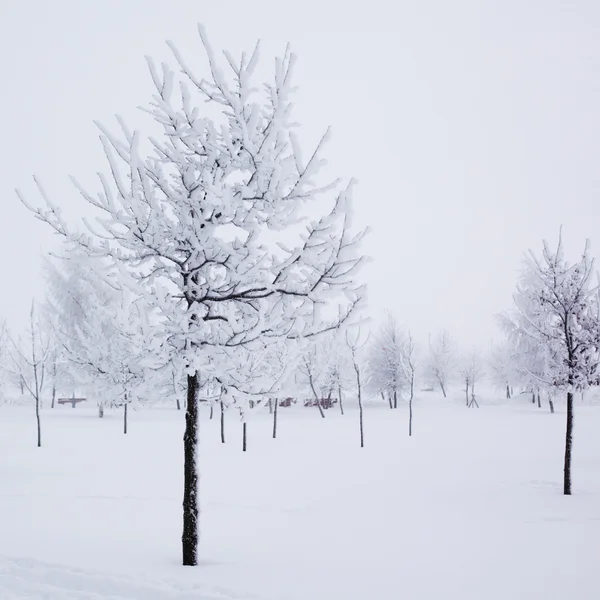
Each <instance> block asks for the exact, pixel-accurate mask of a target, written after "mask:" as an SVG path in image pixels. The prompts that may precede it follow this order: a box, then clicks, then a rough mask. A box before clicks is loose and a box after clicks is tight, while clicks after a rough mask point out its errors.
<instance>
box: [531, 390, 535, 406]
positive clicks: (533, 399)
mask: <svg viewBox="0 0 600 600" xmlns="http://www.w3.org/2000/svg"><path fill="white" fill-rule="evenodd" d="M531 402H532V403H533V404H535V392H533V393H532V395H531Z"/></svg>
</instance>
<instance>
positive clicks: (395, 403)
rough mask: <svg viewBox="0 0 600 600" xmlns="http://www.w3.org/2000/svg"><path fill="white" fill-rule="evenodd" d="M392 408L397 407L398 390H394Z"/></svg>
mask: <svg viewBox="0 0 600 600" xmlns="http://www.w3.org/2000/svg"><path fill="white" fill-rule="evenodd" d="M394 408H398V392H397V391H396V390H394Z"/></svg>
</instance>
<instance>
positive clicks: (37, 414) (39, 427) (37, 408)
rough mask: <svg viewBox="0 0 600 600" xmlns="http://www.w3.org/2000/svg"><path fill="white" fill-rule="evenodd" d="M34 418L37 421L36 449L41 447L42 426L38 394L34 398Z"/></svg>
mask: <svg viewBox="0 0 600 600" xmlns="http://www.w3.org/2000/svg"><path fill="white" fill-rule="evenodd" d="M35 418H36V421H37V445H38V448H41V447H42V424H41V422H40V396H39V394H37V395H36V397H35Z"/></svg>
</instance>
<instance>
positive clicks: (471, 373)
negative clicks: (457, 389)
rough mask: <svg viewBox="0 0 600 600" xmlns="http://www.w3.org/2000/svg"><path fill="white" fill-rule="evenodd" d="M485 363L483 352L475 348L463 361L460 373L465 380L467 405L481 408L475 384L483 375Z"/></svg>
mask: <svg viewBox="0 0 600 600" xmlns="http://www.w3.org/2000/svg"><path fill="white" fill-rule="evenodd" d="M484 373H485V371H484V365H483V359H482V357H481V353H480V352H479V351H478V350H477V349H476V348H473V350H471V352H469V353H468V354H467V355H466V356H465V357H464V358H463V359H462V361H461V367H460V375H461V377H462V380H463V381H464V382H465V398H466V406H467V407H470V408H472V407H474V406H476V407H477V408H479V404H478V403H477V399H476V398H475V384H476V383H477V381H478V380H479V379H480V378H481V377H483V375H484Z"/></svg>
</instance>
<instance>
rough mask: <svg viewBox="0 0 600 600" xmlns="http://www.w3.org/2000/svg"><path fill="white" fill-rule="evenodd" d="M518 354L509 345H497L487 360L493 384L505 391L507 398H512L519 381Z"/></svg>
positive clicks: (491, 350)
mask: <svg viewBox="0 0 600 600" xmlns="http://www.w3.org/2000/svg"><path fill="white" fill-rule="evenodd" d="M518 359H519V356H518V353H517V351H516V349H515V348H514V347H513V346H512V345H511V344H509V343H507V342H504V343H502V344H496V345H494V346H492V348H491V349H490V354H489V357H488V360H487V364H488V367H489V369H488V373H489V376H490V379H491V381H492V383H493V384H494V385H495V386H496V387H498V388H501V389H503V390H504V391H505V393H506V398H507V399H510V397H511V396H512V392H511V390H512V387H513V385H514V384H515V383H516V382H517V379H518Z"/></svg>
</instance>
